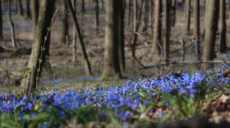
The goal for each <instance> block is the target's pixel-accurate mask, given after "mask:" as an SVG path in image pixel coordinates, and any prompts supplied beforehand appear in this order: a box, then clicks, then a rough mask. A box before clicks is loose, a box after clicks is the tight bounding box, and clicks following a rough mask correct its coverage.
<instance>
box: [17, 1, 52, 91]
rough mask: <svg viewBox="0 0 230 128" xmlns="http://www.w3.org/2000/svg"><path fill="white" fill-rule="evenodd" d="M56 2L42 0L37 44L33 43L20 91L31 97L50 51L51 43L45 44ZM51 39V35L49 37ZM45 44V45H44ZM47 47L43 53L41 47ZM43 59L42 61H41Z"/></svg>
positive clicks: (36, 38) (37, 29)
mask: <svg viewBox="0 0 230 128" xmlns="http://www.w3.org/2000/svg"><path fill="white" fill-rule="evenodd" d="M54 5H55V0H41V5H40V11H39V19H38V22H37V28H36V37H35V42H34V43H33V47H32V48H33V49H32V53H31V55H30V59H29V62H28V66H27V70H26V72H25V75H24V77H23V79H22V81H21V85H20V89H21V92H22V93H26V94H27V95H29V94H30V93H31V91H32V90H35V89H36V86H37V84H38V83H37V82H39V79H40V77H41V73H42V69H43V66H44V63H45V62H46V57H47V55H48V51H49V41H47V42H45V38H44V37H46V34H47V32H48V30H47V27H49V26H50V24H51V18H52V16H53V13H54ZM48 38H49V35H48ZM44 43H45V45H44ZM43 46H45V50H44V51H43V52H42V50H41V47H43ZM39 59H41V60H42V61H39Z"/></svg>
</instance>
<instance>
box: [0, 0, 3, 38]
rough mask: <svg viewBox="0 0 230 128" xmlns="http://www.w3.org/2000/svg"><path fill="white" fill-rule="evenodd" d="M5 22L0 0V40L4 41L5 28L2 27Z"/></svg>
mask: <svg viewBox="0 0 230 128" xmlns="http://www.w3.org/2000/svg"><path fill="white" fill-rule="evenodd" d="M2 24H3V21H2V1H1V0H0V40H2V39H3V30H2V29H3V27H2Z"/></svg>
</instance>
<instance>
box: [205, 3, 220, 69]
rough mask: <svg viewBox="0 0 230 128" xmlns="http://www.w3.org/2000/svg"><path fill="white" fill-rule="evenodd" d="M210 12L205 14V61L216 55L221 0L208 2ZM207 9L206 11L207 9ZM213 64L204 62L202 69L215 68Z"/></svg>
mask: <svg viewBox="0 0 230 128" xmlns="http://www.w3.org/2000/svg"><path fill="white" fill-rule="evenodd" d="M206 6H207V7H208V9H207V10H208V12H206V16H205V39H204V49H203V51H204V53H203V61H209V60H213V59H214V57H215V53H214V52H215V49H214V48H215V41H216V31H217V23H218V16H219V0H210V1H208V2H207V3H206ZM207 10H206V11H207ZM213 66H214V65H213V64H210V63H204V64H203V65H202V69H210V68H213Z"/></svg>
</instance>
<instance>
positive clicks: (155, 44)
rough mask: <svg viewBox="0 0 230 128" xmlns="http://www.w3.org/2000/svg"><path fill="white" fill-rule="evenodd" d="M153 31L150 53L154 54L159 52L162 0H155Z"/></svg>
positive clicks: (160, 45) (160, 44)
mask: <svg viewBox="0 0 230 128" xmlns="http://www.w3.org/2000/svg"><path fill="white" fill-rule="evenodd" d="M154 12H155V14H154V32H153V34H154V35H153V47H152V53H153V54H156V55H160V54H161V49H160V47H162V41H161V26H162V23H161V22H162V19H161V13H162V0H155V10H154Z"/></svg>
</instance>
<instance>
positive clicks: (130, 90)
mask: <svg viewBox="0 0 230 128" xmlns="http://www.w3.org/2000/svg"><path fill="white" fill-rule="evenodd" d="M227 69H228V66H222V67H221V68H215V69H212V70H208V71H197V72H194V73H190V74H189V73H183V74H181V77H175V76H173V75H172V74H168V75H167V76H166V77H161V78H159V79H158V78H154V79H153V80H148V79H145V80H141V79H139V80H138V81H131V80H128V81H127V82H126V84H124V85H123V86H116V87H110V88H101V87H99V88H97V89H96V90H93V89H89V90H79V91H75V90H72V89H70V90H67V91H65V92H62V91H60V90H59V89H58V88H54V89H53V91H51V92H49V93H48V94H41V95H39V96H36V97H26V96H16V94H14V93H13V94H12V95H11V96H9V95H7V94H5V95H0V111H1V113H2V114H3V113H4V114H15V113H17V117H19V118H20V119H25V120H26V121H30V120H31V119H35V118H36V117H37V116H39V114H40V113H46V114H48V116H46V117H47V120H46V121H44V122H45V123H49V121H50V120H51V119H50V118H54V117H55V116H61V117H71V116H73V117H74V115H75V114H77V113H79V111H77V110H79V109H82V108H84V109H85V108H86V107H90V108H91V109H96V110H97V113H96V114H97V115H98V116H99V117H100V118H101V119H106V117H108V116H109V115H108V111H107V110H112V111H113V112H114V115H115V117H116V118H118V119H119V120H121V121H123V125H129V118H130V117H132V115H134V114H135V113H134V111H135V110H138V109H140V106H142V105H144V106H148V105H151V103H154V102H157V101H155V97H156V96H161V95H169V96H171V95H172V93H171V92H172V91H173V90H174V91H175V90H176V91H177V92H178V94H177V95H185V96H188V97H190V98H191V99H194V98H196V96H197V94H199V93H200V92H201V91H203V90H205V91H207V90H213V89H214V88H216V87H224V86H228V85H229V84H230V79H229V78H224V76H223V71H224V70H227ZM217 76H221V77H220V78H219V77H217ZM165 100H167V99H165ZM49 113H55V114H53V116H54V117H52V116H49ZM57 113H58V114H57ZM28 115H29V118H28V117H27V118H24V117H25V116H28ZM158 115H159V116H160V117H161V116H163V113H162V112H160V113H159V114H158ZM25 120H24V121H25Z"/></svg>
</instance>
